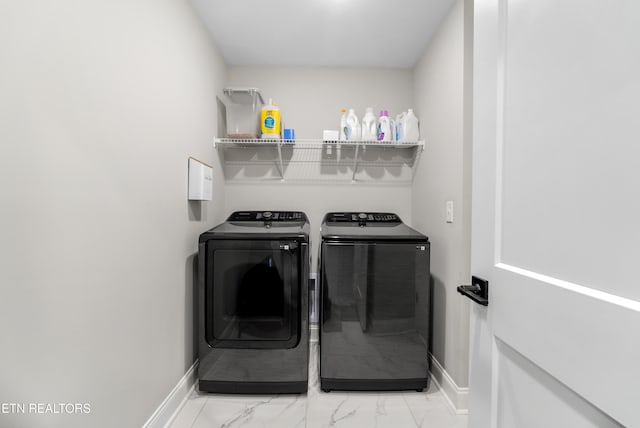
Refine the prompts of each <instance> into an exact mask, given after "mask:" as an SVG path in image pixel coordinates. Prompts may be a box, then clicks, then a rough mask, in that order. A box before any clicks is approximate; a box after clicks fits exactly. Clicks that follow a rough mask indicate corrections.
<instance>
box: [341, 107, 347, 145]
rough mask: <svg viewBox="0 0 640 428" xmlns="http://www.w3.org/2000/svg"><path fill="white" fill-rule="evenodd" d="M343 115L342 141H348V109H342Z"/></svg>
mask: <svg viewBox="0 0 640 428" xmlns="http://www.w3.org/2000/svg"><path fill="white" fill-rule="evenodd" d="M341 112H342V115H341V116H340V141H347V111H346V110H345V109H342V110H341Z"/></svg>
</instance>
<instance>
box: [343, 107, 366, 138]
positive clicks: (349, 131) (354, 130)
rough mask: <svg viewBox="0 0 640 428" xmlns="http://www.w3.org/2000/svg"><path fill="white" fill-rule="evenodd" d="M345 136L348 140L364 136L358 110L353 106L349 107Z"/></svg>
mask: <svg viewBox="0 0 640 428" xmlns="http://www.w3.org/2000/svg"><path fill="white" fill-rule="evenodd" d="M345 136H346V138H345V140H346V141H358V140H360V138H361V137H362V131H361V129H360V120H358V116H356V112H355V111H354V110H353V109H352V108H350V109H349V114H347V127H346V131H345Z"/></svg>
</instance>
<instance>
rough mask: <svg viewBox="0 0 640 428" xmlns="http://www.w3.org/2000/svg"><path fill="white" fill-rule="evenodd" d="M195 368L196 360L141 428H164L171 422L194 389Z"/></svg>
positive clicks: (196, 365)
mask: <svg viewBox="0 0 640 428" xmlns="http://www.w3.org/2000/svg"><path fill="white" fill-rule="evenodd" d="M197 367H198V360H196V361H195V362H194V363H193V365H192V366H191V367H190V368H189V370H187V372H186V373H185V374H184V376H182V379H180V381H178V384H177V385H176V386H175V387H174V388H173V389H172V390H171V392H170V393H169V395H167V398H165V399H164V401H163V402H162V403H161V404H160V406H158V408H157V409H156V411H155V412H153V415H151V417H150V418H149V420H148V421H147V422H146V423H145V424H144V425H143V426H142V428H164V427H166V426H168V425H169V424H170V423H171V422H172V421H173V419H174V418H175V417H176V415H177V414H178V412H179V411H180V409H182V407H183V406H184V404H185V403H186V402H187V399H188V398H189V394H190V393H191V390H192V389H193V388H194V385H195V383H196V368H197Z"/></svg>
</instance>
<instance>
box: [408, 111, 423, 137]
mask: <svg viewBox="0 0 640 428" xmlns="http://www.w3.org/2000/svg"><path fill="white" fill-rule="evenodd" d="M419 124H420V122H419V121H418V118H417V117H416V115H415V113H413V110H412V109H409V110H408V111H407V115H406V116H405V117H404V141H411V142H415V141H419V140H420V127H419Z"/></svg>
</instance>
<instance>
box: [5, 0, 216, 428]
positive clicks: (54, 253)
mask: <svg viewBox="0 0 640 428" xmlns="http://www.w3.org/2000/svg"><path fill="white" fill-rule="evenodd" d="M0 51H1V52H2V55H0V70H2V73H1V80H0V93H1V94H2V96H1V97H0V141H2V144H1V146H0V147H1V148H0V151H1V154H0V195H2V196H1V197H2V200H1V203H2V216H1V218H2V221H1V222H0V234H1V236H2V239H1V240H0V284H1V287H2V298H0V349H1V352H0V354H1V356H0V359H1V364H0V403H26V404H28V403H88V404H89V405H90V409H91V413H90V414H86V415H72V416H65V415H28V414H25V415H22V414H13V415H11V414H0V426H12V427H65V428H67V427H109V428H110V427H137V426H141V425H142V424H143V423H144V422H145V421H146V420H147V418H148V417H149V416H150V415H151V414H152V413H153V411H154V410H155V408H156V407H157V406H158V405H159V404H160V402H161V401H162V400H163V399H164V398H165V397H166V396H167V394H168V393H169V391H170V390H171V389H172V387H173V386H174V385H175V384H176V382H177V381H178V380H179V379H180V378H181V377H182V375H183V374H184V373H185V371H186V370H187V368H188V367H189V366H191V364H192V362H193V360H194V351H193V349H194V345H193V336H192V334H193V333H192V322H193V314H192V306H193V303H192V287H193V277H192V264H193V257H192V256H193V254H194V253H195V252H196V251H197V236H198V234H199V233H200V232H202V231H203V230H205V229H207V228H209V227H210V226H212V225H214V224H216V223H217V222H219V221H220V220H222V218H223V214H224V212H225V210H224V205H223V203H224V188H223V186H222V184H221V183H222V181H221V176H220V173H219V168H218V167H217V165H216V163H217V160H216V155H215V153H214V150H212V145H211V141H212V138H213V137H214V136H215V134H216V102H215V96H216V94H218V93H219V92H220V89H221V87H222V86H223V83H224V82H225V81H226V76H225V75H226V67H225V65H224V63H223V62H222V60H221V59H220V56H219V55H218V54H217V51H216V50H215V48H214V46H213V45H212V43H211V42H210V39H209V37H208V34H207V33H206V31H205V30H204V29H203V28H202V25H201V23H200V21H199V19H197V18H196V16H194V13H193V11H192V9H191V7H190V6H189V4H188V3H187V2H183V1H179V0H172V1H165V2H156V1H151V0H136V1H115V2H114V1H111V2H107V1H103V2H95V1H94V2H78V1H71V0H60V1H56V2H50V1H43V0H32V1H24V2H3V3H2V5H1V6H0ZM190 155H193V156H196V157H198V158H200V159H202V160H204V161H205V162H209V163H213V164H214V165H216V174H217V175H216V176H215V181H216V186H215V190H214V192H215V197H216V201H215V202H214V203H209V204H203V205H202V206H200V205H198V204H197V203H196V204H188V203H187V199H186V195H187V158H188V156H190Z"/></svg>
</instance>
